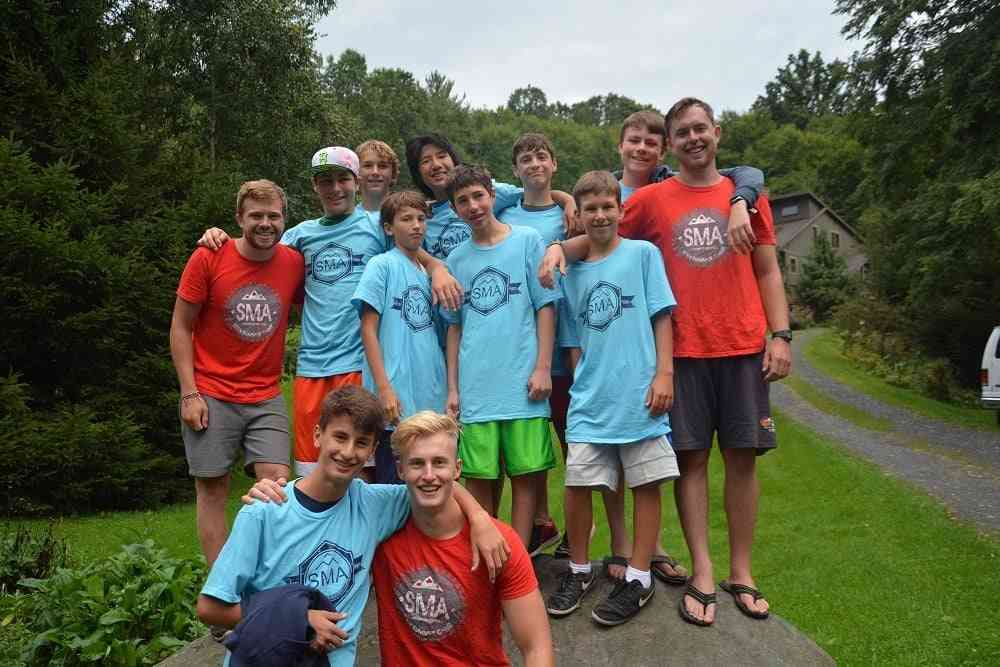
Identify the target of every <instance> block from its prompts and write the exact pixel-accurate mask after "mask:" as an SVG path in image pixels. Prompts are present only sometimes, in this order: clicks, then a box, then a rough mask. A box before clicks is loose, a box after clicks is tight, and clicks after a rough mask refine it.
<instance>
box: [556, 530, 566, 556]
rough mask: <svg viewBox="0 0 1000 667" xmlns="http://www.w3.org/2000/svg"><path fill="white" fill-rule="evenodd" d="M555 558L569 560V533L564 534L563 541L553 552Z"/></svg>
mask: <svg viewBox="0 0 1000 667" xmlns="http://www.w3.org/2000/svg"><path fill="white" fill-rule="evenodd" d="M552 557H553V558H569V533H563V538H562V541H561V542H559V546H557V547H556V549H555V551H553V552H552Z"/></svg>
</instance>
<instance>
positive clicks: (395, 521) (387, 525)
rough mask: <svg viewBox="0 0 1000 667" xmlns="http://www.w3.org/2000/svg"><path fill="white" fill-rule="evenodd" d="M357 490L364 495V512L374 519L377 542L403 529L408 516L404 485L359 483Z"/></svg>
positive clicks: (408, 497) (408, 510)
mask: <svg viewBox="0 0 1000 667" xmlns="http://www.w3.org/2000/svg"><path fill="white" fill-rule="evenodd" d="M358 488H359V489H360V490H361V492H362V493H363V494H364V496H363V498H364V504H365V507H364V511H365V512H366V513H367V514H368V516H372V517H375V530H376V531H377V532H378V538H377V539H378V541H379V542H382V541H383V540H385V539H386V538H388V537H389V536H390V535H392V534H393V533H395V532H396V531H397V530H399V529H400V528H402V527H403V524H404V523H406V519H407V517H409V516H410V496H409V495H408V494H407V492H406V485H405V484H365V483H361V484H360V486H359V487H358Z"/></svg>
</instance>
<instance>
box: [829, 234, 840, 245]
mask: <svg viewBox="0 0 1000 667" xmlns="http://www.w3.org/2000/svg"><path fill="white" fill-rule="evenodd" d="M830 247H832V248H839V247H840V234H838V233H837V232H830Z"/></svg>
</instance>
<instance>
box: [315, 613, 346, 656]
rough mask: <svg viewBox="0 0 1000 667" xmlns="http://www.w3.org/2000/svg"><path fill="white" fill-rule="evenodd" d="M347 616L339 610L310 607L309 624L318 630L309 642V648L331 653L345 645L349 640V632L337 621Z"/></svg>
mask: <svg viewBox="0 0 1000 667" xmlns="http://www.w3.org/2000/svg"><path fill="white" fill-rule="evenodd" d="M345 618H347V614H341V613H340V612H339V611H323V610H321V609H310V610H309V611H308V619H309V626H310V627H311V628H312V629H313V630H314V631H315V632H316V636H315V637H313V640H312V641H311V642H309V648H311V649H312V650H314V651H316V652H317V653H329V652H330V651H332V650H333V649H335V648H340V647H341V646H343V645H344V642H346V641H347V632H345V631H344V630H343V629H341V627H340V626H339V625H337V622H338V621H342V620H344V619H345Z"/></svg>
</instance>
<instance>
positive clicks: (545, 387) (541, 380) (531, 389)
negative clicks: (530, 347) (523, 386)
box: [528, 368, 552, 401]
mask: <svg viewBox="0 0 1000 667" xmlns="http://www.w3.org/2000/svg"><path fill="white" fill-rule="evenodd" d="M551 393H552V374H551V373H549V372H546V371H542V370H539V369H537V368H536V369H535V370H534V371H532V373H531V377H529V378H528V398H530V399H531V400H533V401H544V400H545V399H546V398H548V397H549V394H551Z"/></svg>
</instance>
